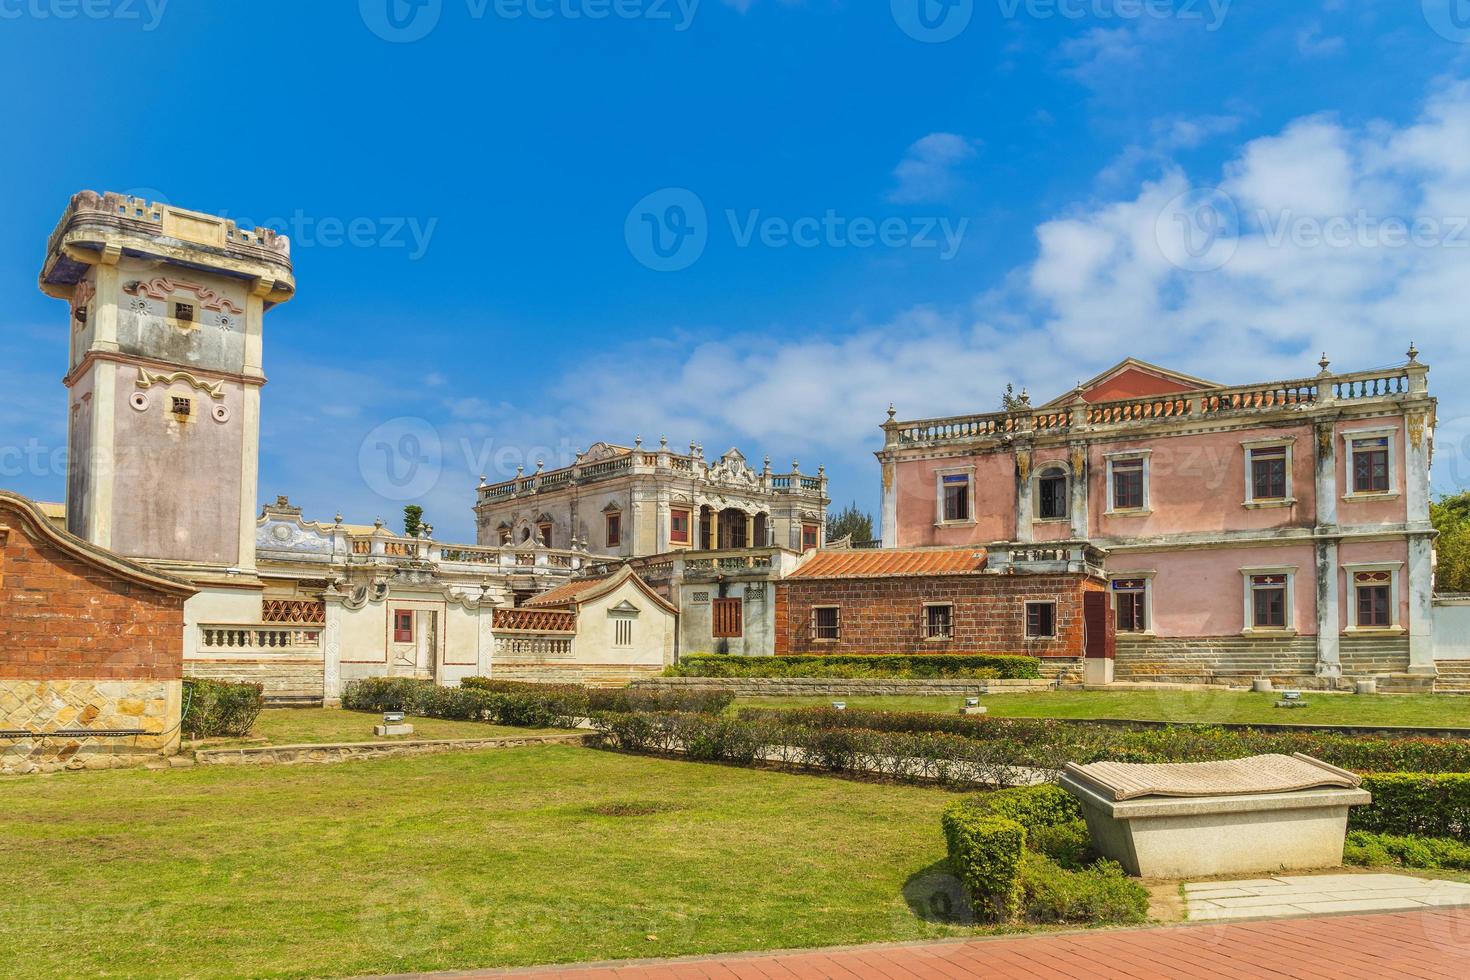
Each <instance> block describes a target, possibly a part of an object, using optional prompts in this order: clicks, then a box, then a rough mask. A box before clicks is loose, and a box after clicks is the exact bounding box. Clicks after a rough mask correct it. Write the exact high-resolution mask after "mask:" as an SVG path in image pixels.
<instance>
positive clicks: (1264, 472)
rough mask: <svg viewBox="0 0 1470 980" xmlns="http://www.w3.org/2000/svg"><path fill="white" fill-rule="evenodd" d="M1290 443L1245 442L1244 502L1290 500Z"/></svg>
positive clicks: (1284, 501) (1267, 502)
mask: <svg viewBox="0 0 1470 980" xmlns="http://www.w3.org/2000/svg"><path fill="white" fill-rule="evenodd" d="M1291 496H1292V487H1291V445H1290V444H1289V443H1284V442H1274V443H1248V444H1247V445H1246V447H1245V502H1246V503H1247V504H1284V503H1289V502H1290V501H1291Z"/></svg>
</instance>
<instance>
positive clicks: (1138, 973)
mask: <svg viewBox="0 0 1470 980" xmlns="http://www.w3.org/2000/svg"><path fill="white" fill-rule="evenodd" d="M420 976H427V975H420ZM433 976H436V977H441V978H449V977H458V978H464V980H469V978H490V977H514V976H529V977H541V978H543V980H711V978H721V980H730V978H735V980H746V978H749V980H777V978H780V980H835V978H841V980H867V978H869V977H873V978H878V980H910V978H944V980H951V978H953V980H972V978H973V980H979V978H987V980H1023V978H1024V980H1038V978H1051V977H1065V978H1078V980H1092V978H1099V980H1114V978H1116V980H1144V978H1147V980H1160V978H1163V980H1176V978H1177V980H1200V978H1203V977H1231V978H1239V980H1247V978H1255V977H1270V978H1272V980H1281V978H1290V980H1338V978H1340V977H1351V978H1361V980H1380V978H1386V977H1395V978H1396V977H1425V978H1430V977H1434V978H1458V977H1466V976H1470V910H1449V911H1416V912H1399V913H1392V914H1380V915H1345V916H1330V917H1319V918H1307V919H1288V920H1285V921H1276V922H1231V923H1207V924H1203V925H1185V926H1165V927H1161V928H1152V929H1109V930H1095V931H1091V932H1071V933H1051V934H1043V935H1032V936H1007V937H997V938H991V939H970V940H950V941H947V942H936V943H907V944H887V945H878V946H856V947H848V948H845V949H822V950H811V951H806V952H784V953H747V954H738V955H733V956H707V957H687V958H684V959H675V960H641V961H626V962H619V963H597V964H581V965H576V966H557V967H543V968H540V969H534V970H522V971H502V970H492V971H461V972H458V973H442V974H433Z"/></svg>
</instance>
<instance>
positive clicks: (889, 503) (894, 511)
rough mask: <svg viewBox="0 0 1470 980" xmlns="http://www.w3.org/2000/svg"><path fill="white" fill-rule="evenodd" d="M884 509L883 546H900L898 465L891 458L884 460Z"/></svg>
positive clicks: (882, 521)
mask: <svg viewBox="0 0 1470 980" xmlns="http://www.w3.org/2000/svg"><path fill="white" fill-rule="evenodd" d="M882 466H883V510H882V513H881V514H880V516H879V527H880V531H879V534H880V535H881V537H882V538H883V547H885V548H897V547H898V487H897V485H896V484H897V480H898V467H897V465H896V464H895V463H894V462H893V461H892V460H890V459H885V460H884V461H883V464H882Z"/></svg>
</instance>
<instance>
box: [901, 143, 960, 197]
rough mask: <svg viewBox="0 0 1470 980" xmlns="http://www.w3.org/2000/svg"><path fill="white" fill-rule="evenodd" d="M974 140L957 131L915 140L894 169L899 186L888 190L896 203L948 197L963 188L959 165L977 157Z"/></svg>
mask: <svg viewBox="0 0 1470 980" xmlns="http://www.w3.org/2000/svg"><path fill="white" fill-rule="evenodd" d="M975 153H976V144H975V141H974V140H969V139H966V138H965V137H963V136H956V135H955V134H954V133H930V134H929V135H928V136H925V137H924V138H923V139H921V140H919V141H918V142H916V143H914V144H913V145H912V146H910V147H909V148H908V151H907V152H906V153H905V154H904V158H903V159H902V160H901V161H899V164H898V166H897V167H895V168H894V171H893V176H894V178H895V179H896V180H897V186H895V187H894V188H893V190H892V191H890V192H889V193H888V200H890V201H892V202H893V203H895V204H931V203H936V202H939V201H944V200H948V199H949V198H950V197H951V196H952V195H953V194H954V193H955V191H956V190H957V189H958V188H959V187H960V184H961V180H960V178H959V176H958V175H957V174H956V173H955V170H956V168H957V167H959V166H960V164H962V163H964V162H965V161H966V160H969V159H971V158H973V157H974V156H975Z"/></svg>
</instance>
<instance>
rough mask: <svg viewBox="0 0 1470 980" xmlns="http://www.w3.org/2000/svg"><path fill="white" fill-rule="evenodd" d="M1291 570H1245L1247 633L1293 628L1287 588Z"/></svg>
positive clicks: (1293, 621) (1290, 580)
mask: <svg viewBox="0 0 1470 980" xmlns="http://www.w3.org/2000/svg"><path fill="white" fill-rule="evenodd" d="M1295 572H1296V570H1295V569H1293V568H1247V569H1242V570H1241V574H1242V575H1243V576H1244V577H1245V626H1246V629H1247V630H1290V629H1293V628H1294V627H1295V620H1294V617H1293V610H1292V601H1291V589H1292V584H1293V583H1292V580H1293V578H1295Z"/></svg>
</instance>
